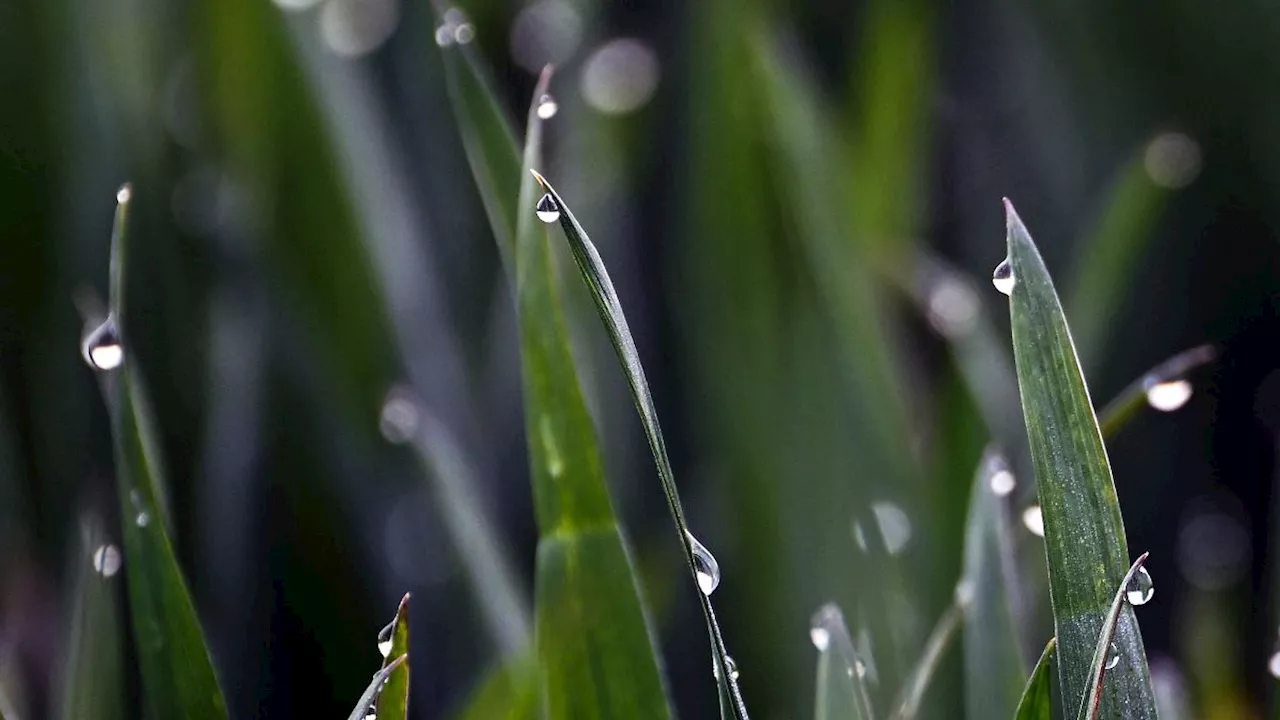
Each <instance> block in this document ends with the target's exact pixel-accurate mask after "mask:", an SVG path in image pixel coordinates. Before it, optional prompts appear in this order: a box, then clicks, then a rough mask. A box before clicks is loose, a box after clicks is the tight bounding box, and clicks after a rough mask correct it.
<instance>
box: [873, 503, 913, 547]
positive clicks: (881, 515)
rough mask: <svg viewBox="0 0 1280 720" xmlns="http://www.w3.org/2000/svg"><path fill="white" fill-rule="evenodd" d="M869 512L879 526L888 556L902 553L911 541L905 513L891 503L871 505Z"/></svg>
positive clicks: (909, 527) (909, 523)
mask: <svg viewBox="0 0 1280 720" xmlns="http://www.w3.org/2000/svg"><path fill="white" fill-rule="evenodd" d="M871 512H872V513H874V514H875V516H876V524H877V525H879V526H880V536H881V537H882V538H884V547H885V550H887V551H888V552H889V554H890V555H897V554H898V553H900V552H902V550H903V549H904V548H906V546H907V543H908V542H910V541H911V520H910V518H908V517H907V513H906V512H904V511H903V509H902V508H900V507H898V506H897V505H895V504H893V503H891V502H874V503H871Z"/></svg>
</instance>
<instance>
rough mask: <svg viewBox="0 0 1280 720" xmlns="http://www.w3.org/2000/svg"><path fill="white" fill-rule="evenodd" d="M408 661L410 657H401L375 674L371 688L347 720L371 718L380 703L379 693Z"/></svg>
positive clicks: (370, 684) (367, 688)
mask: <svg viewBox="0 0 1280 720" xmlns="http://www.w3.org/2000/svg"><path fill="white" fill-rule="evenodd" d="M408 661H409V656H408V655H401V656H400V657H398V658H396V659H395V660H392V661H391V662H389V663H387V664H386V665H385V666H383V667H382V668H381V669H379V670H378V672H376V673H374V674H373V679H372V680H370V681H369V686H368V687H366V688H365V689H364V693H363V694H362V695H360V699H359V700H358V701H357V702H356V706H355V709H353V710H352V711H351V714H350V715H348V716H347V720H365V718H367V717H368V716H369V713H370V711H371V710H373V706H374V703H376V702H378V693H380V692H381V691H382V688H383V686H384V685H386V684H387V683H388V681H389V680H390V679H391V676H392V675H393V674H394V673H395V671H396V670H399V669H400V666H401V665H404V664H405V663H407V662H408ZM405 672H406V673H407V672H408V669H407V668H406V669H405Z"/></svg>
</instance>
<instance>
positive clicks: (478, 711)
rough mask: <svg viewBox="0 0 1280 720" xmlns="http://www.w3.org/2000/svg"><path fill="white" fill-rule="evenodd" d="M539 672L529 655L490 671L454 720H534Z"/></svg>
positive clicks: (518, 656)
mask: <svg viewBox="0 0 1280 720" xmlns="http://www.w3.org/2000/svg"><path fill="white" fill-rule="evenodd" d="M538 717H539V714H538V672H537V667H536V666H535V665H534V663H533V658H532V657H531V656H530V655H517V656H515V657H512V658H510V659H508V660H507V661H506V662H504V663H503V664H501V665H498V666H497V667H495V668H493V670H492V671H491V672H490V673H489V676H488V677H487V678H485V680H484V682H482V683H481V684H480V687H479V688H478V689H477V690H476V691H475V692H474V693H472V695H471V697H470V698H469V699H468V700H467V702H466V704H465V706H464V709H463V710H462V712H460V713H458V714H457V715H455V716H454V718H455V720H536V718H538Z"/></svg>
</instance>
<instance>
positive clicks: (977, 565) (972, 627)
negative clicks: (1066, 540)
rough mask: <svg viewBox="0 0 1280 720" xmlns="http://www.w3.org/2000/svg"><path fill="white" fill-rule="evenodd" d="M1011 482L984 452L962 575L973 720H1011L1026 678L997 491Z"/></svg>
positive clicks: (1008, 539)
mask: <svg viewBox="0 0 1280 720" xmlns="http://www.w3.org/2000/svg"><path fill="white" fill-rule="evenodd" d="M993 478H994V482H993ZM1012 479H1013V475H1012V473H1011V471H1010V469H1009V466H1008V464H1007V463H1006V462H1005V460H1004V457H1003V456H1002V455H1001V454H1000V453H999V452H998V451H997V450H995V448H988V449H987V451H986V452H985V453H983V456H982V461H981V462H980V463H979V465H978V471H977V473H976V474H975V477H974V481H973V493H972V495H971V497H970V500H969V517H968V521H967V522H966V525H965V541H964V571H963V575H962V576H961V577H962V580H961V586H962V587H964V588H966V590H965V592H969V593H972V601H971V603H970V605H969V610H968V612H967V613H966V614H965V619H964V656H965V657H964V673H965V688H966V692H965V712H966V715H967V717H969V718H971V719H973V720H977V719H978V718H1002V717H1011V716H1012V715H1013V713H1014V708H1016V707H1017V705H1018V697H1019V695H1020V694H1021V693H1022V686H1023V682H1024V681H1025V679H1026V670H1025V668H1026V664H1025V660H1024V659H1023V656H1022V647H1023V646H1022V643H1021V642H1020V641H1019V635H1018V628H1019V627H1020V623H1019V618H1020V617H1021V607H1022V604H1021V598H1020V596H1018V595H1015V593H1017V592H1018V581H1017V575H1016V573H1017V570H1016V567H1017V558H1016V556H1015V551H1014V546H1013V534H1012V528H1011V526H1010V525H1011V524H1010V522H1009V514H1008V507H1007V505H1006V503H1005V501H1004V499H1003V498H1002V497H1001V495H1000V493H998V492H997V491H996V490H1001V491H1003V490H1004V489H1005V488H1007V487H1008V483H1009V482H1011V481H1012ZM1002 485H1003V487H1002ZM993 486H994V488H993Z"/></svg>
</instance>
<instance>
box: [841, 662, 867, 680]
mask: <svg viewBox="0 0 1280 720" xmlns="http://www.w3.org/2000/svg"><path fill="white" fill-rule="evenodd" d="M846 672H847V673H848V675H849V677H853V674H854V673H857V674H858V677H866V676H867V666H866V665H863V664H862V661H861V660H854V661H853V667H851V668H849V669H848V670H847V671H846Z"/></svg>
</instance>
